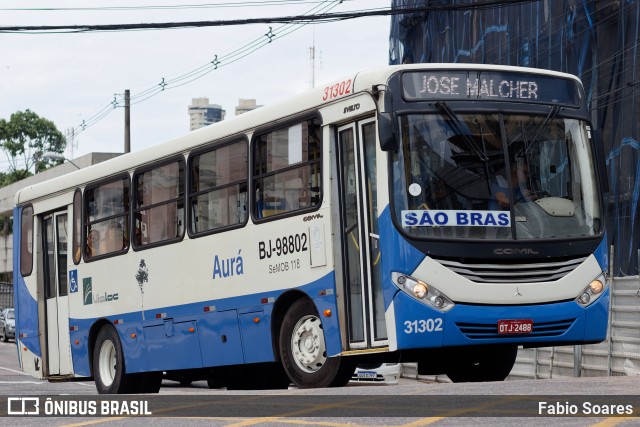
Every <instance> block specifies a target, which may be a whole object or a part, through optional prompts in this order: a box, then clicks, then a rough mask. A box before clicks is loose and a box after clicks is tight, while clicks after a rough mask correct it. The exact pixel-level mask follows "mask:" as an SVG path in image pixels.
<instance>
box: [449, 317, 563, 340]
mask: <svg viewBox="0 0 640 427" xmlns="http://www.w3.org/2000/svg"><path fill="white" fill-rule="evenodd" d="M574 321H575V319H566V320H557V321H554V322H541V323H535V322H534V323H533V331H532V332H531V333H529V334H499V333H498V325H497V323H489V324H486V323H462V322H460V323H457V322H456V326H457V327H458V329H459V330H460V332H461V333H462V334H463V335H464V336H465V337H467V338H468V339H470V340H478V339H489V338H516V337H519V336H522V337H527V338H531V337H534V338H544V337H557V336H560V335H562V334H564V333H565V332H566V331H567V330H568V329H569V328H570V327H571V325H573V322H574Z"/></svg>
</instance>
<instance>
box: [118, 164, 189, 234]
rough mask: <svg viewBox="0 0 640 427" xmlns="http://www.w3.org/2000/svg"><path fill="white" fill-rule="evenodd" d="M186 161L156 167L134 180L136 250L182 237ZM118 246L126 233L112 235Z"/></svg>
mask: <svg viewBox="0 0 640 427" xmlns="http://www.w3.org/2000/svg"><path fill="white" fill-rule="evenodd" d="M184 179H185V167H184V159H182V158H180V159H179V160H176V161H172V162H170V163H166V164H163V165H159V166H156V167H153V168H152V169H148V170H145V171H143V172H139V173H138V172H136V174H135V176H134V186H135V193H134V194H135V201H134V206H135V209H134V218H135V223H134V230H135V234H134V235H135V241H134V246H136V247H141V246H146V245H150V244H153V243H160V242H165V241H170V240H175V239H179V238H181V237H182V231H183V227H184ZM111 233H112V234H111V235H112V236H113V238H114V239H115V240H116V243H115V244H116V245H120V246H122V245H124V244H125V243H124V240H123V239H124V237H121V236H123V233H121V232H120V230H118V229H117V228H116V229H115V230H113V231H112V232H111Z"/></svg>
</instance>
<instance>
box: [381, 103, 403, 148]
mask: <svg viewBox="0 0 640 427" xmlns="http://www.w3.org/2000/svg"><path fill="white" fill-rule="evenodd" d="M394 116H395V114H393V113H381V112H380V113H378V137H379V138H380V149H381V150H382V151H398V140H397V138H396V121H395V120H394Z"/></svg>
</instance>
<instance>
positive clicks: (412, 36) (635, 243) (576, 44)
mask: <svg viewBox="0 0 640 427" xmlns="http://www.w3.org/2000/svg"><path fill="white" fill-rule="evenodd" d="M435 3H437V6H436V5H435ZM485 3H486V2H485V1H480V0H448V1H438V2H424V1H422V0H393V3H392V4H393V8H396V9H400V8H403V9H408V8H416V9H420V10H419V11H417V12H415V13H405V14H400V15H393V17H392V18H391V34H390V37H389V39H390V48H389V63H390V64H407V63H420V62H423V63H441V62H453V63H473V64H497V65H518V66H523V67H535V68H545V69H548V70H555V71H562V72H565V73H571V74H574V75H576V76H578V77H579V78H580V79H581V80H582V83H583V85H584V88H585V93H586V95H587V98H588V102H589V105H590V108H591V111H592V121H593V125H594V127H595V128H596V130H598V131H601V132H602V140H603V142H604V148H605V153H606V162H607V168H608V174H609V188H610V192H609V195H608V197H606V198H605V206H606V209H607V236H608V238H609V242H610V244H611V245H612V246H613V247H614V252H613V259H612V260H611V261H612V263H613V274H614V275H615V276H631V275H637V274H639V273H640V270H639V265H638V264H639V263H640V135H639V133H640V126H638V117H640V90H638V87H640V86H639V85H640V79H639V77H638V76H640V50H639V49H638V47H639V45H640V2H638V1H626V2H625V1H616V0H584V1H580V2H576V1H573V0H558V1H553V2H552V1H550V0H540V1H528V2H513V4H509V2H498V3H500V5H499V7H486V4H485ZM431 4H434V6H433V7H428V6H429V5H431Z"/></svg>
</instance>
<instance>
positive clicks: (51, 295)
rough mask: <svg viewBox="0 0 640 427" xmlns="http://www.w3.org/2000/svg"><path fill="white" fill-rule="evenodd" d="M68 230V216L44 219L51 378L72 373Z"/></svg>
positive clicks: (47, 327)
mask: <svg viewBox="0 0 640 427" xmlns="http://www.w3.org/2000/svg"><path fill="white" fill-rule="evenodd" d="M68 230H69V222H68V220H67V213H66V212H56V213H54V214H50V215H47V216H45V217H44V218H43V219H42V245H43V251H42V253H43V254H44V259H43V267H44V275H43V277H44V297H45V311H46V316H45V319H46V326H45V327H46V334H45V337H46V338H45V340H46V342H45V344H46V354H47V357H46V363H47V369H48V374H49V376H51V375H65V374H71V373H72V366H71V348H70V345H71V343H70V338H69V301H68V298H69V297H68V286H67V283H68V282H67V265H68V264H67V242H68V240H69V239H68Z"/></svg>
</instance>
